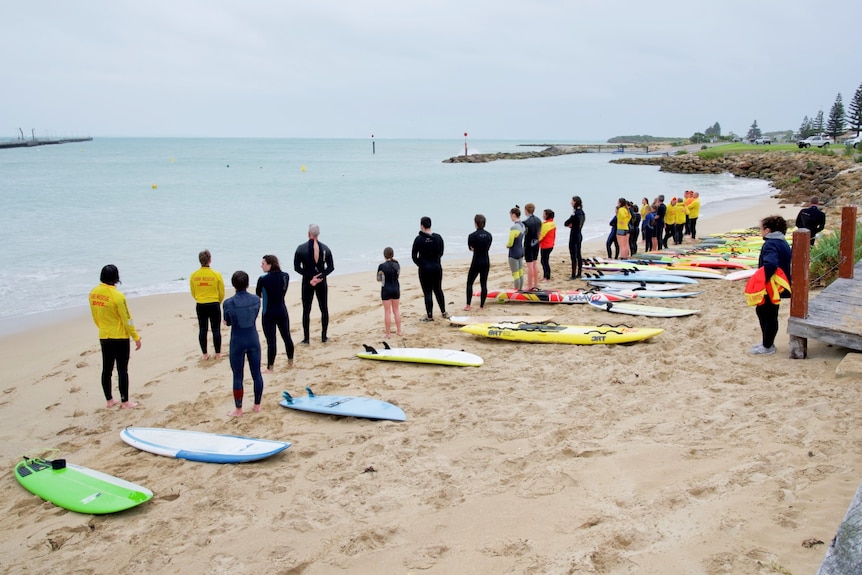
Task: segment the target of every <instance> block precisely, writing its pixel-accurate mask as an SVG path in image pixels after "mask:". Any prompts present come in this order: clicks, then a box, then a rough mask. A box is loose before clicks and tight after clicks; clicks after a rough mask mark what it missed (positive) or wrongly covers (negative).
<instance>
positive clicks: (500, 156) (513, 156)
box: [443, 146, 586, 164]
mask: <svg viewBox="0 0 862 575" xmlns="http://www.w3.org/2000/svg"><path fill="white" fill-rule="evenodd" d="M584 153H586V150H583V149H579V148H576V147H574V146H549V147H547V148H545V149H544V150H541V151H538V152H497V153H495V154H468V155H466V156H465V155H461V156H453V157H451V158H448V159H446V160H443V163H444V164H483V163H486V162H494V161H497V160H530V159H533V158H551V157H554V156H565V155H568V154H584Z"/></svg>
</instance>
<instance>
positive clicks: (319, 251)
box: [293, 224, 335, 345]
mask: <svg viewBox="0 0 862 575" xmlns="http://www.w3.org/2000/svg"><path fill="white" fill-rule="evenodd" d="M319 235H320V226H318V225H317V224H311V225H310V226H308V241H307V242H303V243H301V244H299V246H298V247H297V248H296V253H295V254H294V256H293V269H294V270H295V271H296V273H298V274H299V275H300V276H302V336H303V337H302V342H301V343H304V344H306V345H308V332H309V329H310V326H311V302H312V301H314V296H315V295H316V296H317V305H318V306H319V307H320V324H321V330H320V341H322V342H324V343H326V341H327V337H326V330H327V329H328V328H329V303H328V300H327V298H328V289H327V286H326V276H328V275H329V274H331V273H332V271H333V270H334V269H335V264H334V263H333V261H332V252H331V251H329V248H328V247H326V245H325V244H323V243H322V242H319V241H318V240H317V238H318V236H319Z"/></svg>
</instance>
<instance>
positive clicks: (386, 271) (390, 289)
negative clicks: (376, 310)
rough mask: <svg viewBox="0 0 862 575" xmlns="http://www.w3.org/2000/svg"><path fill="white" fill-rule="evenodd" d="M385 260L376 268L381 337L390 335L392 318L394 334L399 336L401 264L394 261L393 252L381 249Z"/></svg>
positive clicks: (388, 249) (388, 248) (390, 249)
mask: <svg viewBox="0 0 862 575" xmlns="http://www.w3.org/2000/svg"><path fill="white" fill-rule="evenodd" d="M383 258H384V259H385V260H386V261H384V262H383V263H382V264H380V265H379V266H377V281H379V282H380V284H381V285H380V299H381V300H382V301H383V326H384V328H385V331H384V333H383V337H389V336H390V335H391V334H392V318H394V319H395V333H396V334H398V335H401V282H399V281H398V276H399V275H400V274H401V264H399V263H398V260H396V259H395V250H393V249H392V248H390V247H386V248H383Z"/></svg>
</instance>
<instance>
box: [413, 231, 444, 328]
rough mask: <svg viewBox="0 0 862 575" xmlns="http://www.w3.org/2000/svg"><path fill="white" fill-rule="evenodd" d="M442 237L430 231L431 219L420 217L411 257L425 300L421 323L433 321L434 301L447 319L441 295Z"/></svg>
mask: <svg viewBox="0 0 862 575" xmlns="http://www.w3.org/2000/svg"><path fill="white" fill-rule="evenodd" d="M444 248H445V246H444V243H443V236H441V235H440V234H436V233H434V232H432V231H431V218H429V217H428V216H422V218H421V219H420V220H419V235H417V236H416V239H414V240H413V249H412V250H411V252H410V253H411V257H412V259H413V263H414V264H416V266H417V267H418V268H419V285H420V286H422V295H423V296H424V298H425V317H424V318H422V320H421V321H434V301H433V300H432V295H433V297H434V298H435V299H436V300H437V305H438V306H440V313H441V314H442V315H443V318H444V319H445V318H448V317H449V314H448V313H446V298H445V296H444V295H443V265H442V263H441V259H442V258H443V250H444Z"/></svg>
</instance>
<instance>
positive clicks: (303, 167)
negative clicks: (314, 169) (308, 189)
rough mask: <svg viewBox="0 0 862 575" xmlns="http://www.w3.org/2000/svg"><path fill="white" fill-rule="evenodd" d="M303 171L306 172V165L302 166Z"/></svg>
mask: <svg viewBox="0 0 862 575" xmlns="http://www.w3.org/2000/svg"><path fill="white" fill-rule="evenodd" d="M302 171H303V172H304V171H305V164H303V166H302Z"/></svg>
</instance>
